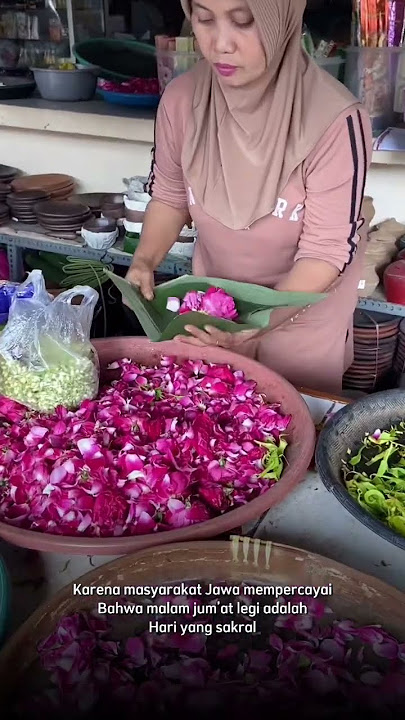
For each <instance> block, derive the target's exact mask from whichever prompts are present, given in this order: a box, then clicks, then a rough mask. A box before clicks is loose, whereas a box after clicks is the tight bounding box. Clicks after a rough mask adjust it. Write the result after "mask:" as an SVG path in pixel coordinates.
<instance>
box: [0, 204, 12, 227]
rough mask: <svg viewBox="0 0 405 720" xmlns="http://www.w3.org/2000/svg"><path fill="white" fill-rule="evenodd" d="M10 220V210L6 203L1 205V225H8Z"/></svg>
mask: <svg viewBox="0 0 405 720" xmlns="http://www.w3.org/2000/svg"><path fill="white" fill-rule="evenodd" d="M9 220H10V209H9V207H8V205H6V203H0V225H7V223H8V221H9Z"/></svg>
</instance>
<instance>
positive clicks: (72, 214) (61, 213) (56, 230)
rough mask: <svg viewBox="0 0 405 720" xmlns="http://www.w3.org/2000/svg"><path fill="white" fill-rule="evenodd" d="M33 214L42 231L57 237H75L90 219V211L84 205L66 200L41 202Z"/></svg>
mask: <svg viewBox="0 0 405 720" xmlns="http://www.w3.org/2000/svg"><path fill="white" fill-rule="evenodd" d="M35 212H36V215H37V219H38V222H39V224H40V225H41V226H42V227H43V228H44V230H46V231H47V232H48V233H49V234H51V235H57V236H58V237H66V236H68V237H70V236H72V235H75V234H76V233H77V232H78V231H80V230H81V228H82V227H83V225H84V223H85V222H87V220H90V218H91V217H92V214H91V210H90V208H89V207H87V206H86V205H81V204H79V203H73V202H69V201H66V200H65V201H59V202H56V201H55V200H49V201H48V202H41V203H39V204H38V205H37V206H36V208H35Z"/></svg>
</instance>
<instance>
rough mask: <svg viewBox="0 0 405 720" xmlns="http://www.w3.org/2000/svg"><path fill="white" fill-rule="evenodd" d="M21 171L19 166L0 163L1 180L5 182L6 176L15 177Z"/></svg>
mask: <svg viewBox="0 0 405 720" xmlns="http://www.w3.org/2000/svg"><path fill="white" fill-rule="evenodd" d="M19 172H20V171H19V170H17V168H13V167H10V165H0V180H2V182H5V178H10V177H13V178H15V177H17V175H18V173H19Z"/></svg>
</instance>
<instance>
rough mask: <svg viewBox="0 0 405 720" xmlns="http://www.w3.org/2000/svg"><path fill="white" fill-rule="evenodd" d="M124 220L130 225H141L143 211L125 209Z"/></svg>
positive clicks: (143, 217)
mask: <svg viewBox="0 0 405 720" xmlns="http://www.w3.org/2000/svg"><path fill="white" fill-rule="evenodd" d="M125 219H126V220H128V222H131V223H143V221H144V219H145V212H144V211H143V210H128V208H127V207H126V208H125Z"/></svg>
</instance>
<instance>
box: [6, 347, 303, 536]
mask: <svg viewBox="0 0 405 720" xmlns="http://www.w3.org/2000/svg"><path fill="white" fill-rule="evenodd" d="M112 370H116V371H117V375H118V379H116V380H114V381H113V382H112V383H111V384H110V385H108V386H106V387H104V388H102V389H101V391H100V393H99V396H98V398H97V399H96V400H94V401H85V402H83V404H82V405H81V407H80V409H79V410H77V411H76V412H69V411H67V410H66V409H64V408H57V410H56V411H55V413H54V414H53V415H49V416H40V415H38V414H36V413H29V412H27V410H26V408H24V407H22V406H20V405H18V404H16V403H14V402H13V401H10V400H7V399H5V398H0V451H1V456H0V519H1V520H3V521H4V522H7V523H11V524H13V525H16V526H18V527H21V528H27V529H31V530H37V531H40V532H46V533H52V534H58V535H71V536H72V535H79V536H96V537H111V536H123V535H138V534H146V533H152V532H157V531H162V530H170V529H171V528H180V527H185V526H188V525H192V524H194V523H201V522H204V521H205V520H208V519H209V518H212V517H215V516H216V515H218V514H221V513H224V512H226V511H228V510H230V509H232V508H235V507H238V506H240V505H243V504H244V503H247V502H249V501H250V500H252V499H253V498H255V497H257V496H259V495H261V494H262V493H264V492H266V491H267V490H269V488H270V487H271V486H272V485H274V482H275V481H274V480H271V479H268V478H264V477H260V475H261V474H262V470H263V462H264V458H265V456H266V449H265V448H263V447H261V446H259V445H258V444H257V443H258V442H261V441H264V440H268V439H269V438H270V439H274V442H275V443H278V442H279V439H280V436H281V434H282V433H284V431H285V430H286V429H287V428H288V425H289V423H290V420H291V417H290V416H284V415H282V414H281V413H280V408H279V406H278V405H269V404H266V403H265V402H264V400H263V397H262V396H261V395H260V394H259V393H258V392H256V386H255V383H254V382H253V381H248V380H246V379H245V377H244V374H243V373H242V372H239V371H236V372H234V371H232V369H231V368H230V367H228V366H223V365H213V364H212V365H208V364H204V363H202V362H192V361H187V362H184V363H183V364H181V365H180V364H176V362H174V360H173V359H170V358H164V359H162V361H161V364H160V365H159V366H158V367H155V368H146V367H142V366H137V365H136V364H134V363H133V362H131V361H129V360H124V361H122V362H120V363H114V365H113V366H112Z"/></svg>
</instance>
